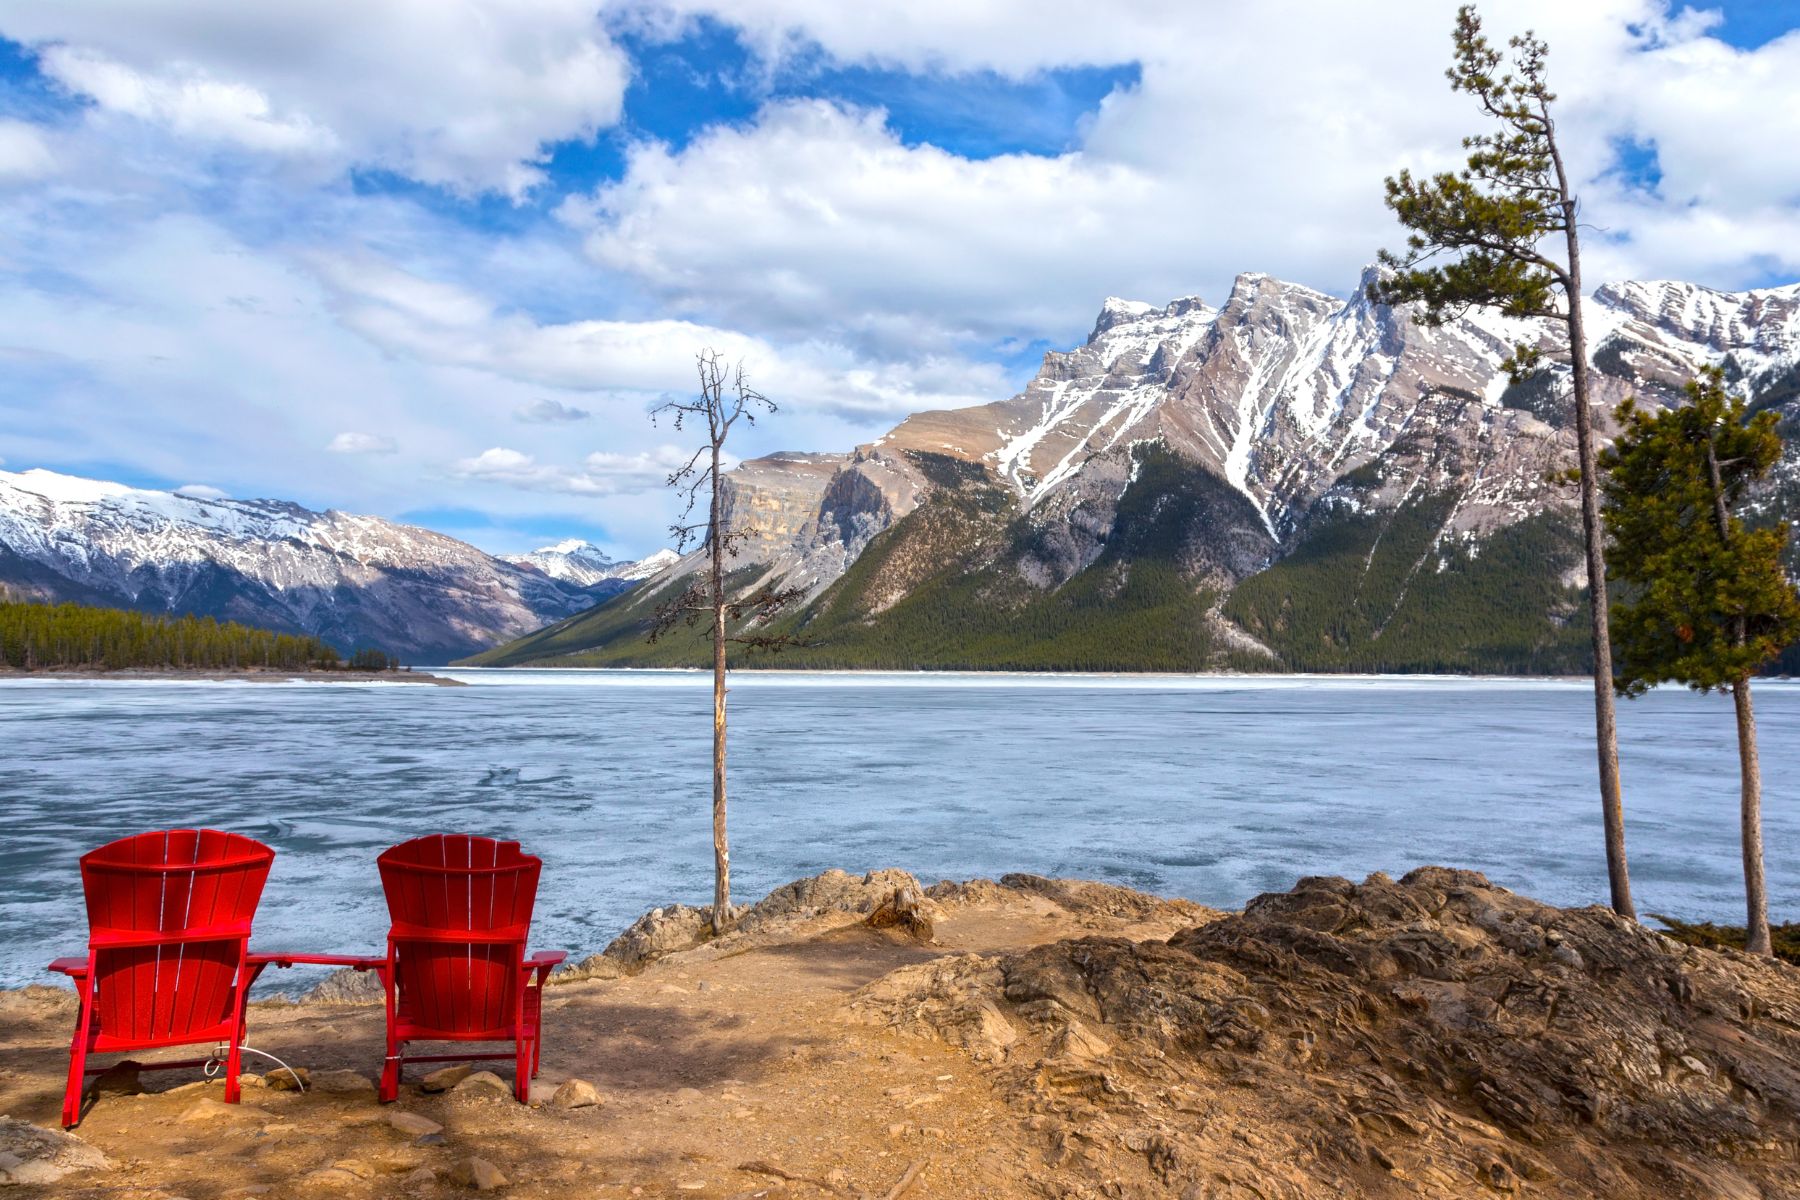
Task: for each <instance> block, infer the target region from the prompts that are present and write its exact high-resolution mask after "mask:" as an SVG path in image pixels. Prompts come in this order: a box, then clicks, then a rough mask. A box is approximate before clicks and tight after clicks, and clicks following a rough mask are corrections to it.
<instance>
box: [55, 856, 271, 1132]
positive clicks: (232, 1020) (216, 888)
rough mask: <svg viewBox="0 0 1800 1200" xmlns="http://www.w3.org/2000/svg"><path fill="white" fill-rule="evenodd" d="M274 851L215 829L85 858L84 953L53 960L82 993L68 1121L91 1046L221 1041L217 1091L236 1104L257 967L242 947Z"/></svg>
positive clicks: (76, 1115) (77, 1112) (75, 1118)
mask: <svg viewBox="0 0 1800 1200" xmlns="http://www.w3.org/2000/svg"><path fill="white" fill-rule="evenodd" d="M274 861H275V852H274V851H273V850H271V849H270V848H269V847H267V846H265V845H263V844H262V843H261V842H258V841H255V840H253V839H251V838H247V837H243V836H241V835H239V834H235V833H220V832H219V831H218V830H215V829H198V830H196V829H169V830H159V831H157V832H154V833H140V834H137V835H136V836H134V837H127V838H120V839H119V840H118V841H116V842H109V843H108V844H107V845H104V846H101V847H100V848H99V849H97V850H93V851H90V852H89V853H87V854H85V855H83V856H82V858H81V888H82V892H83V894H84V895H85V896H86V899H87V913H88V952H87V956H86V957H84V958H59V959H57V960H56V961H55V962H53V963H51V964H50V968H49V969H50V970H52V971H59V972H61V973H62V974H64V975H67V976H69V977H70V978H71V979H72V980H73V981H74V983H75V991H76V994H77V996H78V997H79V999H80V1008H79V1010H78V1013H77V1016H76V1020H75V1036H74V1039H73V1040H72V1041H71V1042H70V1044H69V1082H68V1087H67V1089H66V1090H65V1091H64V1093H63V1113H62V1120H63V1127H64V1128H65V1129H67V1128H73V1127H74V1126H75V1125H76V1124H78V1123H79V1122H80V1120H81V1097H82V1090H83V1082H84V1080H85V1077H86V1076H87V1075H89V1074H97V1073H99V1072H100V1071H101V1070H103V1069H104V1068H100V1067H93V1068H89V1067H88V1066H87V1058H88V1055H90V1054H105V1053H111V1052H115V1051H127V1050H156V1049H161V1048H163V1047H167V1046H187V1045H194V1044H198V1043H205V1042H211V1043H214V1044H215V1045H220V1046H227V1047H229V1049H228V1050H227V1052H226V1059H225V1100H226V1103H228V1104H235V1103H237V1100H238V1072H239V1070H240V1068H241V1063H242V1054H241V1049H242V1046H243V1041H244V1004H245V1001H246V999H247V997H248V995H249V991H250V984H251V983H252V982H253V981H254V980H255V978H256V976H257V974H258V972H260V971H261V970H262V965H261V964H260V963H258V962H255V961H253V960H251V958H250V955H249V942H250V922H251V918H252V917H254V916H255V914H256V905H257V901H258V900H260V899H261V897H262V890H263V885H264V884H265V883H266V882H267V881H268V878H269V867H270V864H272V863H273V862H274ZM209 1061H211V1060H210V1059H190V1060H184V1061H182V1062H173V1063H151V1064H142V1065H143V1066H144V1068H145V1069H164V1068H174V1067H194V1066H200V1065H202V1064H203V1063H206V1062H209Z"/></svg>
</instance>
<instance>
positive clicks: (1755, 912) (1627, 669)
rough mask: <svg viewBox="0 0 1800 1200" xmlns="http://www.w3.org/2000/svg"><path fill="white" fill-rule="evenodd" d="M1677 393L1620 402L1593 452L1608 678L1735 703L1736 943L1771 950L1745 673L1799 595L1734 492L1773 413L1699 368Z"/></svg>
mask: <svg viewBox="0 0 1800 1200" xmlns="http://www.w3.org/2000/svg"><path fill="white" fill-rule="evenodd" d="M1687 394H1688V403H1687V404H1686V405H1683V406H1681V407H1677V408H1671V409H1668V410H1666V411H1664V412H1660V413H1650V412H1646V411H1644V410H1643V409H1640V408H1638V407H1637V406H1636V405H1635V404H1633V403H1632V402H1631V401H1627V402H1626V403H1625V404H1623V405H1621V406H1620V408H1619V420H1620V422H1621V424H1622V425H1623V426H1624V431H1623V432H1622V433H1621V434H1620V436H1619V439H1618V441H1617V442H1615V443H1614V444H1613V445H1612V446H1611V447H1610V448H1609V449H1608V450H1607V451H1606V452H1605V453H1604V454H1603V455H1601V457H1600V463H1601V465H1602V466H1603V467H1604V468H1605V469H1606V471H1607V473H1608V474H1607V477H1606V481H1605V488H1606V510H1605V514H1604V515H1605V519H1606V532H1607V535H1608V547H1607V558H1608V560H1609V561H1610V562H1611V563H1612V569H1613V573H1614V575H1615V577H1616V578H1618V579H1619V581H1620V582H1622V583H1624V584H1625V585H1627V587H1628V588H1629V589H1630V591H1629V593H1628V594H1627V596H1626V597H1625V598H1623V599H1621V600H1619V601H1618V602H1617V603H1615V604H1614V606H1613V623H1614V625H1615V626H1616V628H1617V632H1618V640H1619V679H1618V687H1619V690H1620V691H1621V692H1623V693H1624V694H1626V695H1628V696H1637V695H1641V694H1643V693H1644V692H1645V691H1647V690H1648V689H1649V688H1650V687H1651V686H1653V685H1654V684H1657V683H1663V682H1676V683H1685V684H1687V685H1688V686H1689V687H1692V688H1695V689H1697V690H1699V691H1706V692H1709V691H1725V690H1729V691H1730V692H1731V695H1732V699H1733V701H1734V703H1735V706H1736V709H1737V730H1738V766H1739V776H1740V819H1741V822H1742V826H1743V850H1744V895H1745V907H1746V909H1747V912H1748V922H1747V924H1746V925H1745V928H1744V933H1745V948H1746V949H1748V950H1749V951H1750V952H1751V953H1753V954H1769V953H1771V952H1772V951H1771V947H1770V943H1769V904H1768V897H1767V894H1766V893H1765V891H1764V888H1763V850H1762V771H1761V768H1760V766H1759V764H1758V761H1757V754H1756V716H1755V711H1754V709H1753V708H1752V706H1751V702H1750V677H1751V676H1752V675H1754V674H1755V673H1756V672H1757V671H1758V670H1759V669H1760V668H1762V667H1763V666H1765V665H1766V664H1768V663H1769V662H1770V661H1771V660H1772V659H1774V658H1775V657H1776V656H1777V655H1779V654H1780V653H1781V651H1782V650H1783V649H1784V648H1785V647H1787V646H1788V645H1789V644H1791V643H1792V642H1793V641H1794V640H1795V639H1796V638H1800V595H1796V594H1795V591H1794V586H1793V584H1791V583H1790V582H1789V581H1788V578H1787V573H1786V572H1785V571H1784V570H1783V569H1782V564H1781V557H1782V552H1783V550H1784V549H1785V548H1786V546H1787V535H1788V529H1787V526H1786V525H1785V524H1783V525H1776V526H1774V527H1769V528H1762V529H1750V528H1747V527H1746V526H1745V524H1744V522H1743V519H1742V517H1741V516H1740V515H1739V514H1740V512H1741V511H1742V509H1743V504H1744V497H1745V492H1746V490H1747V489H1748V487H1749V485H1750V484H1751V483H1753V482H1754V481H1756V480H1758V479H1761V478H1762V477H1763V476H1765V475H1767V474H1768V472H1769V469H1770V468H1771V467H1773V466H1774V465H1775V463H1776V461H1777V460H1779V459H1780V457H1781V436H1780V434H1778V433H1777V432H1776V430H1775V425H1776V421H1777V416H1776V414H1775V413H1772V412H1763V413H1758V414H1756V415H1755V416H1753V417H1748V418H1747V417H1746V406H1745V404H1744V402H1743V400H1741V399H1739V398H1737V397H1734V396H1731V395H1729V394H1727V392H1726V390H1725V375H1724V372H1723V371H1721V370H1720V369H1719V368H1717V367H1708V368H1707V369H1706V370H1705V371H1704V372H1703V373H1702V374H1701V376H1700V378H1699V379H1697V380H1694V381H1692V382H1690V383H1689V384H1688V385H1687Z"/></svg>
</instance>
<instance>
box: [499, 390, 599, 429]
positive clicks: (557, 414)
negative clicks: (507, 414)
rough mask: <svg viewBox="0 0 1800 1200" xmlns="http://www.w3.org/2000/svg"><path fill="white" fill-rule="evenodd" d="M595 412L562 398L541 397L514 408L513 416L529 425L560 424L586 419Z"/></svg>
mask: <svg viewBox="0 0 1800 1200" xmlns="http://www.w3.org/2000/svg"><path fill="white" fill-rule="evenodd" d="M593 415H594V414H593V413H591V412H589V411H588V410H587V409H585V408H576V407H575V406H574V405H572V404H564V403H563V402H562V401H561V400H552V399H550V398H549V397H547V396H545V397H540V398H539V399H536V400H533V401H532V402H531V403H530V404H521V405H520V406H519V407H517V408H515V409H513V417H514V418H515V419H517V420H520V421H523V422H525V424H527V425H559V424H567V423H568V422H570V421H585V420H587V419H588V418H589V417H592V416H593Z"/></svg>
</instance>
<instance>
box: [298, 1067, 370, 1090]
mask: <svg viewBox="0 0 1800 1200" xmlns="http://www.w3.org/2000/svg"><path fill="white" fill-rule="evenodd" d="M310 1088H311V1090H312V1091H315V1092H321V1093H323V1094H325V1095H328V1096H353V1095H355V1094H357V1093H358V1092H373V1091H374V1090H375V1082H374V1080H372V1079H370V1078H369V1077H368V1076H367V1075H364V1074H362V1073H361V1072H359V1071H320V1072H319V1073H318V1074H317V1075H314V1076H313V1078H312V1083H311V1084H310Z"/></svg>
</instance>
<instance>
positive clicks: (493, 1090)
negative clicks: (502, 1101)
mask: <svg viewBox="0 0 1800 1200" xmlns="http://www.w3.org/2000/svg"><path fill="white" fill-rule="evenodd" d="M451 1091H452V1092H453V1093H454V1094H456V1095H458V1096H465V1097H480V1096H511V1095H512V1094H513V1090H512V1084H510V1083H508V1082H506V1080H504V1079H502V1078H500V1077H499V1076H498V1075H496V1074H494V1073H493V1072H492V1071H476V1072H475V1073H474V1074H472V1075H469V1076H468V1077H466V1078H465V1079H463V1081H462V1082H461V1083H458V1084H457V1085H456V1086H455V1087H454V1088H452V1089H451Z"/></svg>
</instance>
